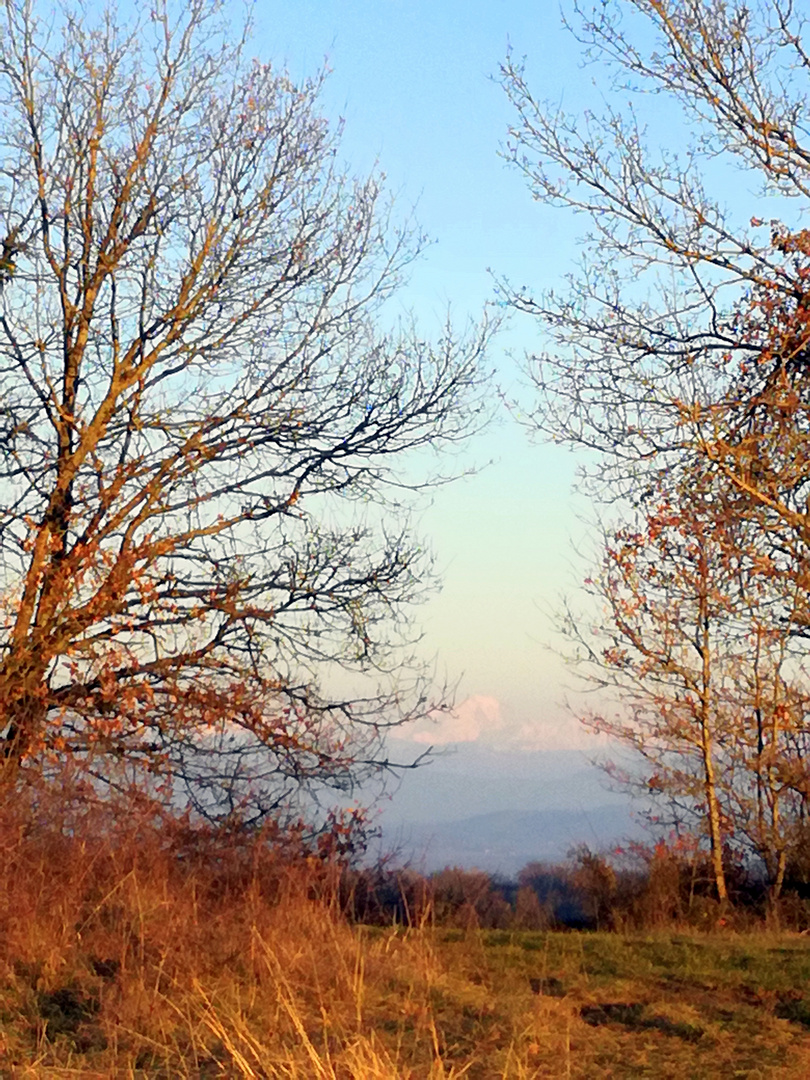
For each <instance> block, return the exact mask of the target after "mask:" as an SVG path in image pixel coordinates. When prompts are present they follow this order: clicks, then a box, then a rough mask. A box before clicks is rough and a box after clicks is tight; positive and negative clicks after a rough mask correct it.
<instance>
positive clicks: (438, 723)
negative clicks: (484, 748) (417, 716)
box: [395, 694, 503, 746]
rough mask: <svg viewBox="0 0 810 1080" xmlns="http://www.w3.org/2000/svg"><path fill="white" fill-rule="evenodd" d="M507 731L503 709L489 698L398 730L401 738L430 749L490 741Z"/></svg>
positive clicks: (476, 697)
mask: <svg viewBox="0 0 810 1080" xmlns="http://www.w3.org/2000/svg"><path fill="white" fill-rule="evenodd" d="M502 728H503V717H502V716H501V705H500V702H499V701H498V699H497V698H494V697H491V696H489V695H488V694H474V695H473V696H472V697H468V698H467V699H466V700H465V701H462V702H461V703H460V704H459V705H456V707H455V708H454V709H453V710H452V711H451V712H449V713H434V715H433V716H432V717H431V718H430V719H425V720H420V721H418V722H417V723H416V724H414V725H413V726H408V727H405V728H399V729H397V730H396V732H395V733H396V735H397V737H398V738H402V739H410V740H411V741H412V742H416V743H422V744H423V745H426V746H446V745H447V744H448V743H465V742H476V741H478V740H481V741H482V742H483V741H486V742H489V741H490V736H494V735H495V733H496V732H498V731H500V730H501V729H502Z"/></svg>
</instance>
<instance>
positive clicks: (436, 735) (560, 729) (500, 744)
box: [392, 694, 609, 752]
mask: <svg viewBox="0 0 810 1080" xmlns="http://www.w3.org/2000/svg"><path fill="white" fill-rule="evenodd" d="M513 713H514V710H512V709H504V708H503V707H502V705H501V702H500V701H499V700H498V698H496V697H494V696H492V695H491V694H473V695H472V696H471V697H468V698H466V699H465V700H464V701H462V702H460V704H458V705H456V707H455V708H454V709H453V710H452V711H451V712H449V713H434V714H433V716H432V717H430V718H426V719H424V720H420V721H417V722H416V723H415V724H412V725H406V726H404V727H401V728H395V729H394V730H393V731H392V735H393V736H394V737H395V738H398V739H408V740H410V741H411V742H414V743H418V744H420V745H423V746H447V745H449V744H452V743H472V742H474V743H477V744H478V745H479V746H482V747H489V748H491V749H492V750H495V751H498V750H501V751H511V752H514V751H526V752H536V751H542V750H549V751H550V750H584V751H585V752H588V751H589V750H593V751H599V750H601V749H604V747H605V746H607V745H608V743H609V740H608V739H606V738H605V736H597V735H594V734H593V732H590V731H588V730H587V729H586V728H585V727H583V725H582V724H580V723H579V721H578V720H576V719H575V718H574V717H573V716H570V715H567V714H565V713H562V714H561V713H560V712H559V711H558V710H554V713H556V715H554V714H552V716H548V715H547V716H545V717H544V718H543V719H542V720H541V719H537V720H526V718H525V715H524V716H522V717H521V716H520V711H519V710H518V715H513Z"/></svg>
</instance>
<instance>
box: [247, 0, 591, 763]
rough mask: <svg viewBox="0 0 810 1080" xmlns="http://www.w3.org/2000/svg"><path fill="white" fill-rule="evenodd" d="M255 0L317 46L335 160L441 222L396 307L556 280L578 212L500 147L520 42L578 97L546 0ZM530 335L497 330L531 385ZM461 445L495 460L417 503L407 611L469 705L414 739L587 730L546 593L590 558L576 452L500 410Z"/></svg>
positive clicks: (465, 305)
mask: <svg viewBox="0 0 810 1080" xmlns="http://www.w3.org/2000/svg"><path fill="white" fill-rule="evenodd" d="M253 14H254V17H255V19H256V29H257V32H256V39H255V42H254V44H255V46H256V48H257V51H259V52H260V53H261V54H262V56H263V58H265V59H266V58H271V59H275V60H277V61H279V62H282V63H285V64H286V66H287V67H288V69H289V71H290V73H291V75H292V76H293V77H295V78H300V77H302V76H304V75H306V74H313V73H315V72H316V71H317V70H318V69H319V68H320V67H321V66H322V65H323V64H324V61H326V63H327V65H328V66H329V68H331V70H332V74H331V76H330V77H329V79H328V82H327V85H326V88H325V92H324V94H323V98H322V105H323V110H324V112H325V114H326V115H327V117H328V118H330V119H331V120H337V119H338V117H342V118H344V120H345V138H344V141H343V150H344V156H345V158H346V160H347V161H348V162H350V163H351V165H352V168H353V169H355V170H356V171H357V172H358V173H363V172H367V171H369V170H370V169H371V168H372V167H373V166H374V163H375V161H378V162H379V166H380V168H382V170H383V171H384V172H385V174H386V176H387V182H388V185H389V188H390V190H392V191H393V192H394V193H395V194H396V197H397V202H398V205H399V207H400V208H401V212H402V213H403V214H406V213H407V212H408V211H409V209H410V208H411V207H412V206H413V205H414V204H416V216H417V219H418V221H419V223H420V225H421V227H422V228H423V229H424V230H425V231H426V232H427V234H428V235H429V236H431V237H432V238H434V239H435V241H436V242H435V245H434V246H432V247H431V248H430V249H429V250H428V251H427V252H426V254H425V255H424V257H423V258H422V260H421V262H420V263H419V264H418V265H417V266H416V267H415V270H414V273H413V277H412V281H411V283H410V285H409V286H408V288H407V289H405V290H403V292H402V294H401V296H400V298H399V303H400V304H401V306H402V310H403V312H405V311H410V310H411V309H413V310H414V311H415V313H416V314H417V316H418V318H419V322H420V326H421V327H423V328H424V329H425V330H426V331H427V332H435V331H436V329H437V328H438V326H439V325H440V323H441V322H442V320H443V319H444V316H445V314H446V311H447V308H448V306H449V307H450V310H451V314H452V317H453V320H454V321H456V322H458V323H459V324H463V323H464V322H465V320H467V319H468V318H478V317H479V316H480V314H481V311H482V308H483V305H484V303H485V302H486V301H488V300H491V299H492V298H493V293H494V287H493V280H492V277H491V276H490V274H489V273H488V268H491V270H492V271H493V272H494V273H495V274H496V275H499V276H500V275H503V276H506V277H508V278H509V279H510V280H511V281H512V282H513V283H515V284H517V285H527V286H528V287H529V288H530V289H535V290H539V289H540V288H542V287H545V286H548V285H550V284H553V283H554V282H555V280H557V279H559V277H560V275H561V274H562V272H563V271H564V270H565V268H566V266H567V265H569V264H570V263H571V261H572V260H573V258H574V256H575V254H576V252H575V244H574V237H575V236H576V232H577V230H576V228H575V224H576V223H572V221H571V220H570V218H567V217H566V216H565V215H564V214H560V213H559V212H557V211H554V210H552V209H550V208H547V207H542V206H539V205H538V204H536V203H534V202H533V201H532V199H531V196H530V194H529V192H528V190H527V189H526V187H525V185H524V183H523V181H522V179H521V177H520V176H519V175H518V174H517V173H516V172H515V171H513V170H511V169H509V168H508V167H507V165H506V164H505V163H504V162H503V161H502V160H501V159H500V158H499V157H498V148H499V144H500V143H501V142H502V141H504V140H505V137H506V129H507V125H508V123H509V121H510V118H511V111H510V107H509V104H508V102H507V101H506V97H505V95H504V93H503V91H502V90H501V89H500V87H499V86H498V85H497V84H496V82H495V81H493V77H494V76H496V75H497V72H498V67H499V64H500V63H501V62H502V61H503V59H504V57H505V55H506V52H507V48H508V46H509V44H510V43H511V45H512V47H513V49H514V51H515V53H517V54H518V55H523V54H526V56H527V61H528V70H529V72H530V74H531V79H532V82H533V85H534V87H535V89H536V92H537V94H538V95H539V96H540V97H548V98H550V99H552V100H554V101H555V102H557V103H559V102H562V103H564V104H565V106H566V107H567V108H572V109H576V108H577V107H579V106H580V105H581V104H582V102H581V101H580V100H579V98H578V94H579V92H580V88H581V87H582V86H583V84H587V83H588V81H589V80H590V79H591V77H592V74H591V73H590V72H585V73H583V71H582V70H581V69H580V67H579V52H578V46H577V45H576V43H575V42H574V41H573V40H572V39H571V37H570V35H568V34H567V33H566V32H565V31H564V30H563V29H562V28H561V18H560V13H559V9H558V8H557V6H556V4H553V3H543V2H540V3H537V2H536V0H534V2H528V0H500V2H498V0H489V2H485V0H430V2H428V0H408V2H407V3H406V2H404V0H403V2H396V0H342V2H338V0H296V2H295V3H284V4H281V3H265V4H262V5H261V6H259V5H256V6H255V7H254V8H253ZM540 344H541V339H540V337H539V327H538V326H537V325H536V324H534V323H533V322H532V321H531V320H527V319H525V318H518V317H513V319H512V320H511V325H510V326H508V327H507V329H506V330H505V331H504V332H503V333H502V335H501V337H500V338H499V339H498V340H497V341H496V342H495V345H494V347H493V352H492V356H491V361H492V363H493V366H494V367H496V368H497V371H498V380H499V383H500V386H501V388H502V389H503V390H504V391H506V392H507V393H510V394H517V393H523V394H524V395H525V398H526V400H527V402H530V400H531V392H530V390H529V389H528V388H527V387H524V388H523V389H522V390H521V389H520V387H519V382H520V375H519V370H518V364H517V363H516V360H517V359H518V358H520V357H521V355H522V353H523V351H524V350H525V349H526V348H530V349H531V348H539V347H540ZM468 453H469V458H468V459H467V458H465V459H464V460H465V461H466V460H470V461H477V462H479V463H485V462H487V461H488V460H490V459H494V463H493V464H492V465H490V466H489V467H488V468H485V469H483V470H482V471H481V473H480V474H479V475H477V476H476V477H474V478H472V479H467V480H464V481H461V482H459V483H457V484H455V485H452V486H451V487H450V488H445V489H442V490H441V491H439V492H438V493H437V494H436V497H435V501H434V504H433V506H432V507H431V508H430V509H429V510H427V511H426V512H425V513H424V514H423V516H422V518H421V522H420V524H421V530H422V532H423V534H424V535H425V538H426V540H427V541H428V542H429V543H430V544H431V546H432V547H433V549H434V550H435V552H436V554H437V557H438V564H439V567H440V569H441V571H442V576H443V579H444V588H443V591H442V593H441V595H439V596H438V597H437V598H435V599H434V600H431V601H430V602H429V603H428V604H426V605H425V606H424V608H423V610H422V611H421V612H420V613H419V616H418V617H419V619H420V621H421V622H422V624H423V626H424V629H425V642H424V649H425V651H426V652H427V653H428V654H436V655H437V658H438V661H439V667H440V670H441V671H446V672H447V674H448V676H449V678H450V680H451V681H455V680H457V679H460V683H459V687H458V691H457V701H458V702H459V706H460V707H459V710H458V715H457V717H456V718H454V719H449V720H447V721H444V722H443V723H442V724H441V725H440V726H439V727H438V728H435V729H433V730H430V731H428V730H427V729H426V728H425V727H424V726H422V727H421V728H420V729H419V731H416V732H413V733H411V734H412V744H413V745H415V747H416V748H417V749H418V748H422V746H423V744H424V743H425V742H427V741H433V742H436V743H438V744H441V745H453V744H457V745H458V747H459V755H462V754H463V748H464V746H465V745H468V744H470V743H473V742H474V743H476V744H477V746H478V747H491V748H493V749H497V748H499V747H502V748H504V749H505V750H509V751H511V752H514V751H515V750H520V749H527V750H529V749H531V750H543V749H548V750H561V749H568V748H573V747H580V746H583V745H586V746H587V745H588V743H587V740H588V737H587V736H586V735H585V734H584V733H583V732H582V731H581V729H580V728H579V726H578V725H577V724H576V722H575V721H573V720H570V719H568V718H566V716H565V713H564V711H563V710H562V709H561V708H560V702H561V700H562V699H563V697H564V695H565V689H564V683H565V681H566V673H565V672H564V671H563V668H562V665H561V663H560V662H559V661H558V660H557V659H555V657H554V656H553V655H551V654H550V653H549V652H548V650H547V649H546V648H545V645H544V643H545V642H546V641H547V640H548V638H549V626H550V624H549V620H548V618H547V615H546V614H544V611H543V609H544V608H547V607H549V606H553V605H554V602H555V598H556V597H557V596H558V594H559V593H560V592H561V591H562V590H564V589H567V590H569V591H570V590H573V589H575V587H576V584H577V582H578V581H579V580H581V578H582V577H583V576H584V575H585V567H584V564H583V563H581V561H578V560H577V558H576V555H575V553H574V551H573V550H572V545H573V544H576V543H577V542H578V541H579V539H580V538H581V536H582V533H583V526H582V524H581V522H580V521H579V520H578V517H577V515H576V513H575V504H574V500H573V499H572V497H571V486H572V483H573V478H574V467H575V460H574V458H573V457H572V455H571V454H569V453H567V452H565V451H563V450H561V449H556V448H553V447H550V446H548V445H541V444H535V445H532V444H531V442H530V440H529V438H528V436H527V434H526V432H525V431H524V430H522V429H521V428H520V427H519V426H518V425H517V424H516V423H515V422H514V420H512V419H511V418H510V417H509V416H508V414H507V413H506V411H505V410H504V411H503V414H502V415H501V417H500V420H499V422H498V424H497V425H496V426H495V427H494V428H493V429H491V430H490V431H489V432H488V433H487V434H486V435H485V436H484V437H482V438H480V439H478V440H477V441H476V442H475V443H474V444H472V445H471V446H470V447H469V451H468ZM463 463H464V462H462V464H463ZM400 734H402V733H400ZM400 747H402V749H403V750H405V749H406V746H404V745H403V744H402V742H400V743H399V746H397V747H395V749H397V750H398V749H399V748H400Z"/></svg>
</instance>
